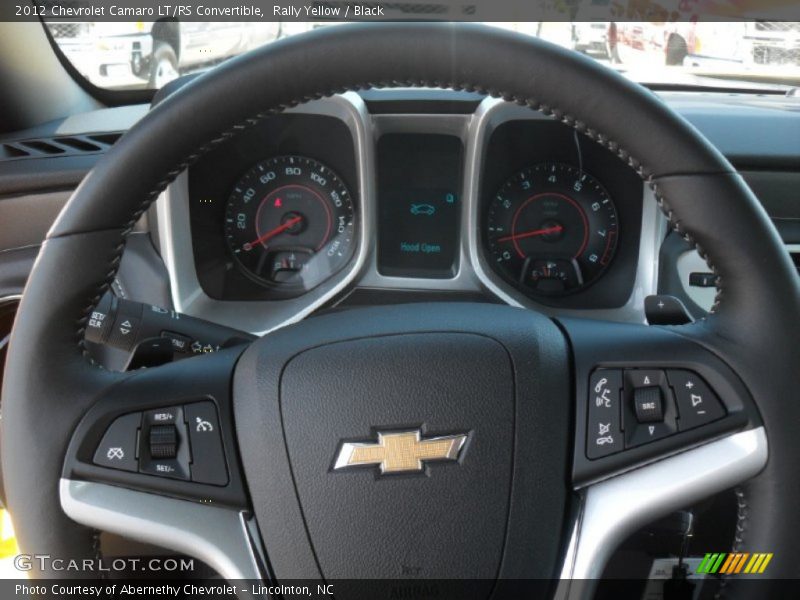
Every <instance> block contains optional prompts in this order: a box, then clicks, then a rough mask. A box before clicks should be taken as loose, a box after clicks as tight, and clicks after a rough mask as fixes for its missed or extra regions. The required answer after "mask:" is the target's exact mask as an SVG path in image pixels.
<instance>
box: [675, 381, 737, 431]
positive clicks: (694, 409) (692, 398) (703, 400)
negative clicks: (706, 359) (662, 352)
mask: <svg viewBox="0 0 800 600" xmlns="http://www.w3.org/2000/svg"><path fill="white" fill-rule="evenodd" d="M667 377H668V379H669V383H670V385H671V386H672V389H673V390H674V391H675V398H676V400H677V403H678V425H679V427H680V429H681V430H682V431H684V430H686V429H692V428H694V427H700V426H701V425H705V424H706V423H710V422H711V421H716V420H717V419H721V418H722V417H724V416H725V409H724V408H723V406H722V403H721V402H720V400H719V398H717V395H716V394H715V393H714V392H712V391H711V388H710V387H709V386H708V384H706V382H705V381H703V380H702V379H701V378H700V376H699V375H696V374H695V373H692V372H691V371H683V370H671V371H667Z"/></svg>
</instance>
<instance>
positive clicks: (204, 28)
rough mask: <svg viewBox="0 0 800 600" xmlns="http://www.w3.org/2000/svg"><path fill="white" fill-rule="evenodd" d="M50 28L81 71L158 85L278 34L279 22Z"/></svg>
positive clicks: (103, 82)
mask: <svg viewBox="0 0 800 600" xmlns="http://www.w3.org/2000/svg"><path fill="white" fill-rule="evenodd" d="M48 27H49V28H50V32H51V33H52V35H53V38H54V39H55V41H56V42H57V43H58V45H59V47H60V48H61V50H62V51H63V52H64V54H65V55H66V56H67V58H69V59H70V61H71V62H72V64H73V65H74V66H75V68H76V69H77V70H78V71H79V72H80V73H81V74H82V75H84V76H85V77H86V78H87V79H89V81H91V82H92V83H94V84H95V85H98V86H100V87H110V88H122V87H131V88H133V87H144V86H146V87H150V88H160V87H162V86H163V85H164V84H166V83H169V82H170V81H172V80H173V79H176V78H177V77H179V76H180V75H182V74H184V73H186V72H189V71H191V70H193V69H196V68H199V67H201V66H205V65H210V64H214V63H218V62H220V61H222V60H225V59H226V58H230V57H232V56H236V55H238V54H241V53H243V52H247V51H248V50H252V49H253V48H255V47H257V46H260V45H262V44H265V43H267V42H270V41H272V40H274V39H277V38H278V37H279V35H280V23H275V22H217V23H198V22H179V21H155V22H147V21H137V22H130V23H106V22H94V23H84V22H74V21H72V22H70V21H51V22H48Z"/></svg>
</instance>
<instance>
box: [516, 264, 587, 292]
mask: <svg viewBox="0 0 800 600" xmlns="http://www.w3.org/2000/svg"><path fill="white" fill-rule="evenodd" d="M520 283H522V284H523V285H525V286H526V287H528V288H530V289H532V290H535V291H537V292H539V293H542V294H558V293H562V292H564V291H566V290H571V289H574V288H577V287H580V286H581V285H582V284H583V277H582V276H581V268H580V266H578V262H577V261H576V260H575V259H574V258H552V259H551V258H544V259H542V258H528V260H527V261H526V264H525V266H524V268H523V269H522V281H521V282H520Z"/></svg>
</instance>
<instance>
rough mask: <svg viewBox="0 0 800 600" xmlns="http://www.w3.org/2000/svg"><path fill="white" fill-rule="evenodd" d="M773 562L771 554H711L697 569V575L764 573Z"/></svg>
mask: <svg viewBox="0 0 800 600" xmlns="http://www.w3.org/2000/svg"><path fill="white" fill-rule="evenodd" d="M771 560H772V553H771V552H770V553H762V552H755V553H752V554H751V553H749V552H731V553H726V552H720V553H712V552H709V553H708V554H706V555H705V557H704V558H703V560H702V562H701V563H700V565H699V566H698V567H697V573H707V574H710V575H713V574H714V573H720V574H724V575H736V574H739V573H751V574H756V573H763V572H764V571H765V570H766V569H767V565H768V564H769V561H771Z"/></svg>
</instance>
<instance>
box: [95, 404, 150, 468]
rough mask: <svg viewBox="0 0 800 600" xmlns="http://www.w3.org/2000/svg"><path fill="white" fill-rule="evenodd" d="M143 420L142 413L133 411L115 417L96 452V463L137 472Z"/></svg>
mask: <svg viewBox="0 0 800 600" xmlns="http://www.w3.org/2000/svg"><path fill="white" fill-rule="evenodd" d="M141 421H142V415H141V413H132V414H129V415H124V416H122V417H119V418H117V419H115V420H114V422H113V423H111V426H110V427H109V428H108V430H106V433H105V435H104V436H103V439H102V441H101V442H100V445H99V446H98V447H97V450H96V451H95V453H94V463H95V464H96V465H100V466H101V467H110V468H112V469H121V470H123V471H134V472H135V471H136V470H137V462H136V446H137V440H138V436H139V425H140V423H141Z"/></svg>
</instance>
